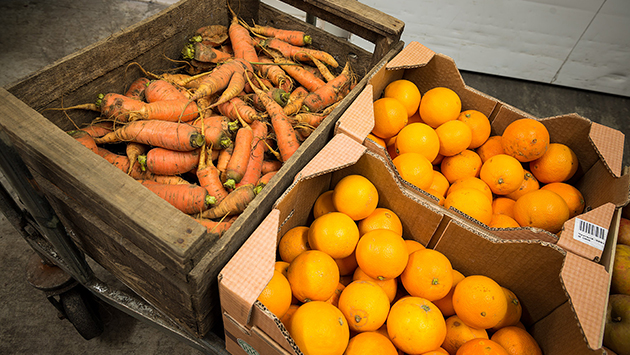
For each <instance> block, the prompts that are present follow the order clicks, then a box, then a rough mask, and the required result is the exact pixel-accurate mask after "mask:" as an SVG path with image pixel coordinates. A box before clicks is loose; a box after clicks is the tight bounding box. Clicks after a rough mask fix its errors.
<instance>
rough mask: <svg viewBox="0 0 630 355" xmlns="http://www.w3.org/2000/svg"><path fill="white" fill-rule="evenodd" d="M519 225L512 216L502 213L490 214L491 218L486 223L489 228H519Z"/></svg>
mask: <svg viewBox="0 0 630 355" xmlns="http://www.w3.org/2000/svg"><path fill="white" fill-rule="evenodd" d="M520 226H521V225H520V224H518V222H517V221H516V220H515V219H514V218H512V217H510V216H508V215H504V214H492V220H491V221H490V224H488V227H490V228H519V227H520Z"/></svg>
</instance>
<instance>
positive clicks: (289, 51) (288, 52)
mask: <svg viewBox="0 0 630 355" xmlns="http://www.w3.org/2000/svg"><path fill="white" fill-rule="evenodd" d="M259 45H260V46H261V47H263V48H271V49H274V50H276V51H278V52H280V53H282V55H283V56H285V57H287V58H291V59H293V60H299V61H308V60H310V59H311V57H310V56H309V55H311V56H313V57H315V58H317V59H319V60H320V61H322V62H324V63H326V64H328V65H330V66H331V67H333V68H337V67H338V66H339V63H337V60H336V59H335V58H334V57H333V56H332V55H330V54H329V53H327V52H324V51H320V50H317V49H312V48H304V47H299V46H294V45H292V44H289V43H287V42H285V41H282V40H279V39H277V38H273V37H270V38H267V39H265V40H262V41H260V42H259Z"/></svg>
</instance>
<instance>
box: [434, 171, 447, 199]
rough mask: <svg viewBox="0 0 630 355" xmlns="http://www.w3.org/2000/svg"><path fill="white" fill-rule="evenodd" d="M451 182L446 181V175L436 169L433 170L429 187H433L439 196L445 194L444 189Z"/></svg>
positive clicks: (445, 189)
mask: <svg viewBox="0 0 630 355" xmlns="http://www.w3.org/2000/svg"><path fill="white" fill-rule="evenodd" d="M450 185H451V183H450V181H448V179H447V178H446V176H444V174H442V173H441V172H439V171H437V170H433V182H432V183H431V186H429V189H433V191H435V192H437V193H438V194H440V195H441V196H446V191H448V188H449V187H450Z"/></svg>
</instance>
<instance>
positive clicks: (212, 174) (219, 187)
mask: <svg viewBox="0 0 630 355" xmlns="http://www.w3.org/2000/svg"><path fill="white" fill-rule="evenodd" d="M205 148H206V147H202V148H201V152H202V154H201V155H200V158H199V166H198V167H197V171H196V175H197V179H198V180H199V185H200V186H202V187H203V188H205V189H206V191H208V194H210V196H213V197H214V198H215V199H216V203H219V202H221V200H223V199H224V198H225V197H226V196H227V195H228V191H227V190H226V189H225V187H223V182H222V181H221V177H220V174H221V172H220V171H219V169H217V167H216V166H214V164H213V162H212V156H211V155H207V154H206V150H205ZM206 155H207V157H206Z"/></svg>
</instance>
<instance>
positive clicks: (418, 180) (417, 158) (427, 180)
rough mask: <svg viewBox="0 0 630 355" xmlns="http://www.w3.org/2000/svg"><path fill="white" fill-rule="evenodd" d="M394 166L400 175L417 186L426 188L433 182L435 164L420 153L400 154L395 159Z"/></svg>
mask: <svg viewBox="0 0 630 355" xmlns="http://www.w3.org/2000/svg"><path fill="white" fill-rule="evenodd" d="M393 163H394V166H395V167H396V170H397V171H398V174H399V175H400V177H401V178H402V179H403V180H405V181H407V182H409V183H410V184H412V185H414V186H416V187H417V188H419V189H422V190H426V189H428V188H429V187H430V186H431V183H432V182H433V165H432V164H431V162H430V161H429V160H428V159H427V158H426V157H425V156H424V155H422V154H420V153H405V154H400V155H398V156H397V157H396V158H394V160H393Z"/></svg>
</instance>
